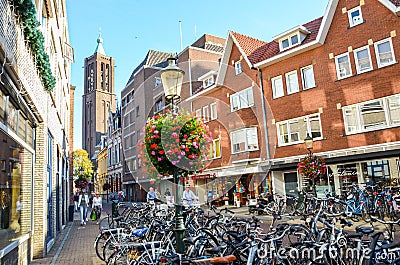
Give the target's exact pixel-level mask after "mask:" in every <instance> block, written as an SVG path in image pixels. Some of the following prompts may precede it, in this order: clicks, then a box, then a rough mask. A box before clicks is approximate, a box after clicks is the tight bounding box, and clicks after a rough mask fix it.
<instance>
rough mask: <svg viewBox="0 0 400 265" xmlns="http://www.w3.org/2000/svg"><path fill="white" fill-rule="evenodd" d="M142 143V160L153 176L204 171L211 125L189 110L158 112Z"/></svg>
mask: <svg viewBox="0 0 400 265" xmlns="http://www.w3.org/2000/svg"><path fill="white" fill-rule="evenodd" d="M143 130H144V132H143V134H144V135H143V138H142V139H141V141H140V142H139V144H138V147H139V148H138V150H139V155H138V158H139V159H140V160H139V161H140V164H141V165H142V166H145V169H144V170H143V171H144V173H146V174H148V176H149V177H150V178H153V179H154V178H156V179H160V178H163V177H167V176H170V175H173V173H174V170H175V168H177V169H178V170H179V171H180V172H186V173H193V172H202V171H203V169H204V168H205V166H206V164H205V162H204V161H205V160H206V159H207V153H208V149H209V144H210V142H211V141H212V138H211V133H210V131H209V129H208V126H207V125H205V124H204V123H203V121H201V120H200V119H199V118H197V117H195V116H194V115H191V114H189V113H185V112H182V113H178V114H172V113H171V112H168V113H167V114H159V115H155V116H153V117H152V118H149V119H148V120H147V123H146V126H145V127H144V128H143Z"/></svg>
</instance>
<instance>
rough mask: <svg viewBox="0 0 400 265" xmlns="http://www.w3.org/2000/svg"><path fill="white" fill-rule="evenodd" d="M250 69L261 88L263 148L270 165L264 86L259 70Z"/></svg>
mask: <svg viewBox="0 0 400 265" xmlns="http://www.w3.org/2000/svg"><path fill="white" fill-rule="evenodd" d="M251 69H253V70H257V71H258V76H259V81H260V88H261V107H262V113H263V121H264V134H265V147H266V150H267V161H268V165H270V164H271V152H270V150H269V136H268V127H267V111H266V109H265V97H264V85H263V77H262V72H261V69H260V68H256V67H254V66H253V67H252V68H251Z"/></svg>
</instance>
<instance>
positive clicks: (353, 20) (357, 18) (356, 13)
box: [347, 6, 364, 27]
mask: <svg viewBox="0 0 400 265" xmlns="http://www.w3.org/2000/svg"><path fill="white" fill-rule="evenodd" d="M347 15H348V17H349V24H350V27H354V26H357V25H358V24H361V23H363V22H364V20H363V18H362V13H361V7H360V6H357V7H355V8H353V9H350V10H349V11H348V12H347Z"/></svg>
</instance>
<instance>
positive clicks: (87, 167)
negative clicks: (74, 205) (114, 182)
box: [72, 149, 94, 181]
mask: <svg viewBox="0 0 400 265" xmlns="http://www.w3.org/2000/svg"><path fill="white" fill-rule="evenodd" d="M72 157H73V162H72V170H73V174H74V180H75V181H87V180H89V179H91V178H92V177H93V173H94V171H93V164H92V162H91V161H90V159H89V155H88V153H87V152H86V150H83V149H79V150H75V151H74V153H73V154H72Z"/></svg>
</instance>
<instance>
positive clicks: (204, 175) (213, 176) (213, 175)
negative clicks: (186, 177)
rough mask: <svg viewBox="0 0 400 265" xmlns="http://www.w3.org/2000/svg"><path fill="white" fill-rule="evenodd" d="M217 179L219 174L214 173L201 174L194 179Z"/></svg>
mask: <svg viewBox="0 0 400 265" xmlns="http://www.w3.org/2000/svg"><path fill="white" fill-rule="evenodd" d="M216 177H217V174H216V173H215V172H214V173H212V174H200V175H193V176H192V179H193V180H196V179H215V178H216Z"/></svg>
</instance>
